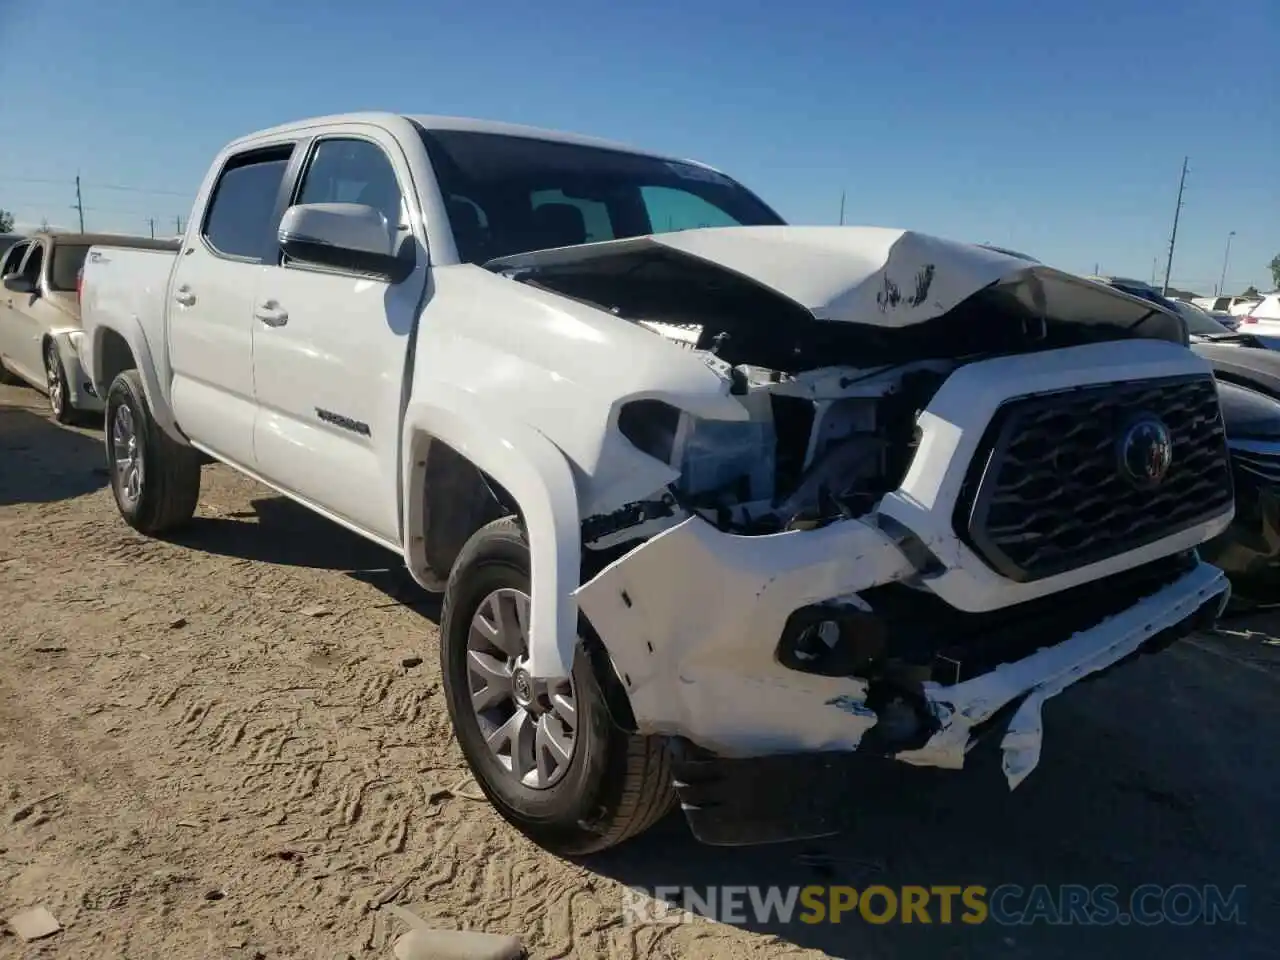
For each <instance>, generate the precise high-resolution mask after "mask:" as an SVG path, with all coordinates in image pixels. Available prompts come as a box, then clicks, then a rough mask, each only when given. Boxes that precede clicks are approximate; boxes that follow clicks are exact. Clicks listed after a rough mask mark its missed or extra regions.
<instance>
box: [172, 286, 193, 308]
mask: <svg viewBox="0 0 1280 960" xmlns="http://www.w3.org/2000/svg"><path fill="white" fill-rule="evenodd" d="M173 299H175V300H177V301H178V303H180V304H182V305H183V306H184V307H190V306H192V305H193V304H194V303H195V302H196V295H195V294H194V293H192V292H191V288H190V287H188V286H187V285H186V284H185V283H184V284H183V285H182V286H180V287H179V288H178V292H177V293H175V294H174V295H173Z"/></svg>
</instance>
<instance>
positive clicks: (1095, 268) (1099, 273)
mask: <svg viewBox="0 0 1280 960" xmlns="http://www.w3.org/2000/svg"><path fill="white" fill-rule="evenodd" d="M1093 275H1094V276H1095V277H1100V276H1102V268H1101V265H1100V264H1097V263H1095V264H1094V265H1093Z"/></svg>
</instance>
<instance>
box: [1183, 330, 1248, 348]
mask: <svg viewBox="0 0 1280 960" xmlns="http://www.w3.org/2000/svg"><path fill="white" fill-rule="evenodd" d="M1191 336H1193V337H1194V338H1195V339H1197V340H1208V341H1209V342H1210V343H1243V344H1246V345H1248V346H1251V347H1260V346H1262V345H1263V344H1262V341H1261V340H1259V339H1258V338H1257V337H1255V336H1254V335H1253V334H1252V333H1193V334H1191Z"/></svg>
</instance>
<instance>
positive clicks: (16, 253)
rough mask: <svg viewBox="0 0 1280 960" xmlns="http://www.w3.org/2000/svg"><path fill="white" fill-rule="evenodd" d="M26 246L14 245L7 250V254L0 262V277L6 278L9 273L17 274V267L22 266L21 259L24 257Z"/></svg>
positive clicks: (21, 244) (22, 244)
mask: <svg viewBox="0 0 1280 960" xmlns="http://www.w3.org/2000/svg"><path fill="white" fill-rule="evenodd" d="M26 253H27V244H25V243H15V244H14V245H13V246H12V247H10V248H9V252H8V253H6V254H5V255H4V259H3V260H0V277H7V276H9V275H10V274H11V273H17V272H18V267H20V266H21V265H22V258H23V257H24V256H26Z"/></svg>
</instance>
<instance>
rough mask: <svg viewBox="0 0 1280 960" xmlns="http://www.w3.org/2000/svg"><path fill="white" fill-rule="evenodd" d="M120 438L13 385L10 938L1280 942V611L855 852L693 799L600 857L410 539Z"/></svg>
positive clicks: (145, 946) (174, 948) (274, 951)
mask: <svg viewBox="0 0 1280 960" xmlns="http://www.w3.org/2000/svg"><path fill="white" fill-rule="evenodd" d="M102 464H103V452H102V440H101V434H100V432H99V431H98V430H96V429H77V430H71V429H64V428H60V427H57V426H56V425H54V424H52V423H50V422H49V421H48V420H47V419H46V418H45V416H44V405H43V397H41V396H40V395H38V394H36V393H35V392H34V391H30V390H26V389H21V388H15V387H2V388H0V918H3V917H8V916H10V915H12V914H13V913H15V912H16V911H18V910H21V909H24V908H27V907H32V906H37V905H44V906H46V907H47V908H48V909H49V910H50V911H51V912H52V913H53V914H54V915H55V916H56V917H57V918H58V920H59V921H61V923H62V924H63V926H64V927H65V929H64V930H63V932H61V933H59V934H57V935H55V936H54V937H52V938H49V939H48V940H43V941H39V942H36V943H30V944H24V943H22V942H21V941H19V940H18V939H17V937H15V936H13V935H12V934H11V933H9V932H8V930H7V929H6V930H5V932H4V933H3V934H0V957H36V956H39V957H54V956H56V957H77V958H115V957H128V958H152V957H155V958H160V957H164V958H168V960H196V958H200V960H204V958H214V957H217V958H222V957H226V958H236V960H250V958H263V960H267V958H271V960H275V958H286V957H306V958H311V957H317V958H325V960H329V958H335V957H336V958H344V957H348V956H350V957H359V958H363V957H390V956H391V955H392V954H391V948H390V944H391V942H392V940H393V938H394V937H395V936H396V935H398V934H399V933H400V932H401V931H402V930H403V929H404V928H403V927H402V926H401V925H400V923H399V921H395V920H393V919H391V918H388V917H387V916H386V913H387V911H385V910H383V911H379V910H378V909H376V904H378V903H381V902H392V903H399V904H403V905H407V906H410V907H412V908H413V909H415V910H416V911H417V912H419V913H420V914H421V915H422V916H425V917H427V918H429V919H431V920H433V921H438V922H439V923H440V924H443V925H449V926H455V927H471V928H475V929H484V930H490V931H494V932H501V933H514V934H517V935H519V936H520V937H522V938H523V939H524V940H525V942H526V943H527V944H528V946H529V948H530V950H531V951H532V955H533V956H535V957H539V958H548V957H571V956H572V957H616V958H640V957H655V958H664V957H669V958H678V957H693V958H698V957H732V958H744V960H745V958H764V957H769V958H773V957H800V956H821V955H824V954H829V955H833V956H839V957H849V958H855V957H856V958H883V957H920V958H924V957H929V958H936V957H959V956H980V957H1010V958H1014V957H1032V956H1034V957H1068V956H1090V957H1113V956H1114V957H1128V956H1130V955H1131V954H1133V953H1134V952H1135V951H1138V950H1141V951H1144V952H1149V953H1148V955H1156V954H1155V952H1156V951H1158V953H1159V955H1161V956H1162V957H1164V958H1179V957H1204V956H1208V955H1210V951H1213V952H1214V953H1218V954H1220V955H1224V956H1231V957H1244V956H1250V955H1256V956H1263V955H1267V954H1269V955H1271V956H1274V955H1275V954H1274V945H1275V943H1277V942H1280V939H1278V937H1280V930H1278V929H1277V917H1278V915H1280V882H1278V881H1277V872H1276V869H1275V855H1276V853H1277V851H1280V843H1278V841H1280V830H1278V829H1277V826H1276V824H1277V800H1278V798H1280V750H1277V747H1276V744H1277V742H1278V741H1280V646H1277V645H1276V644H1277V641H1275V640H1274V639H1272V638H1273V637H1274V636H1276V635H1278V634H1280V615H1277V614H1272V615H1270V616H1267V615H1259V616H1256V617H1253V618H1251V619H1250V620H1247V621H1240V622H1233V623H1231V624H1230V625H1229V626H1228V628H1227V629H1224V630H1223V631H1220V632H1219V633H1216V634H1214V635H1212V636H1200V637H1195V638H1192V639H1189V640H1187V641H1185V642H1183V643H1181V644H1179V645H1177V646H1175V647H1174V648H1173V649H1171V650H1169V651H1167V652H1166V653H1163V654H1161V655H1159V656H1157V657H1151V658H1146V659H1145V660H1143V661H1142V662H1139V663H1137V664H1135V665H1132V666H1130V667H1128V668H1126V669H1124V670H1121V671H1117V672H1115V673H1113V674H1111V675H1110V676H1108V677H1105V678H1103V679H1101V680H1099V681H1098V682H1097V683H1096V684H1093V685H1091V686H1087V687H1083V688H1080V689H1078V690H1074V691H1069V692H1068V693H1067V694H1064V695H1063V696H1062V697H1061V698H1059V699H1058V700H1055V701H1053V702H1052V704H1051V706H1050V708H1049V709H1048V711H1047V716H1046V720H1047V736H1046V744H1045V751H1044V758H1043V762H1042V765H1041V768H1040V769H1039V770H1038V771H1037V772H1036V773H1035V774H1034V775H1033V776H1032V777H1031V778H1030V779H1029V780H1028V781H1027V782H1026V784H1024V785H1023V786H1022V787H1020V788H1019V789H1018V790H1017V791H1016V792H1015V793H1012V794H1011V793H1009V792H1008V790H1007V789H1006V787H1005V786H1004V782H1003V779H1002V777H1001V776H1000V775H999V769H998V764H997V762H996V760H995V759H994V758H992V759H985V758H984V757H981V756H978V757H976V758H975V759H976V760H977V762H976V763H975V764H973V765H972V766H971V767H970V768H969V769H966V770H965V771H963V772H960V773H948V772H943V771H932V770H912V769H910V768H907V767H904V766H901V765H893V766H892V767H891V768H890V770H889V771H888V773H887V775H881V776H879V777H875V778H872V777H867V778H866V779H865V780H856V781H851V782H850V783H849V785H848V792H849V803H850V805H851V807H852V808H854V809H855V810H857V811H858V814H857V820H856V823H855V825H854V827H853V828H852V829H851V831H850V832H849V833H848V834H846V835H844V836H842V837H841V838H839V839H838V840H834V841H827V842H823V843H819V844H803V845H782V846H778V847H767V848H750V849H714V848H709V847H704V846H701V845H699V844H697V843H696V842H695V841H694V840H693V839H692V838H691V837H690V835H689V833H688V831H687V829H686V827H685V825H684V822H683V820H682V818H681V817H680V816H679V814H676V815H674V816H672V817H671V818H669V819H668V820H667V821H666V822H664V823H663V824H661V825H659V827H657V828H656V829H655V830H654V831H653V832H651V833H650V834H648V835H646V836H644V837H643V838H641V839H639V840H638V841H635V842H633V843H631V844H629V845H627V846H625V847H623V848H621V849H619V850H616V851H611V852H610V853H608V854H606V855H602V856H597V857H592V858H589V859H587V860H585V861H583V862H581V863H570V862H567V861H564V860H560V859H557V858H554V857H551V856H549V855H547V854H546V853H544V852H542V851H540V850H539V849H538V848H537V847H535V846H533V845H532V844H530V843H529V842H528V841H526V840H525V839H523V838H522V837H521V836H520V835H519V834H517V833H516V832H515V831H513V830H512V829H510V828H509V827H508V826H506V825H505V823H504V822H503V821H501V820H500V819H499V818H498V817H497V815H496V814H494V813H493V811H492V810H491V809H490V808H489V806H488V805H487V804H486V803H484V802H483V801H482V800H479V799H478V797H479V794H478V793H477V791H476V789H475V786H474V784H473V783H471V781H470V780H469V778H468V776H467V773H466V769H465V767H464V764H463V761H462V758H461V756H460V754H459V752H458V750H457V748H456V747H455V746H454V744H453V741H452V738H451V736H450V732H449V725H448V721H447V717H446V713H445V708H444V702H443V699H442V697H441V693H440V677H439V672H438V669H437V666H436V662H437V660H436V658H437V651H436V636H437V634H436V626H435V618H436V609H435V607H434V605H433V603H432V601H431V600H430V598H428V597H426V596H425V595H423V594H421V593H419V592H418V591H417V590H416V589H415V588H414V587H412V585H411V584H410V583H409V582H408V580H407V578H406V577H405V575H404V574H403V573H402V572H401V571H400V570H399V569H398V567H397V564H396V560H395V558H394V557H393V556H391V555H389V554H387V553H385V552H383V551H382V550H380V549H379V548H377V547H374V546H370V545H367V544H366V543H364V542H363V541H361V540H359V539H358V538H356V537H354V536H352V535H350V534H348V533H346V532H345V531H343V530H340V529H339V528H337V527H335V526H332V525H330V524H328V523H326V522H325V521H323V520H320V519H318V518H315V517H313V516H312V515H310V514H308V513H306V512H305V511H303V510H301V509H300V508H298V507H296V506H294V505H293V504H291V503H290V502H288V501H285V500H283V499H281V498H280V497H277V496H275V495H274V494H273V493H271V492H270V491H268V490H265V489H264V488H262V487H260V486H257V485H256V484H254V483H252V482H250V481H247V480H245V479H243V478H241V477H239V476H238V475H236V474H234V473H233V472H232V471H230V470H228V469H226V468H224V467H221V466H218V467H206V468H205V472H204V489H203V493H202V496H201V505H200V510H199V514H198V519H197V520H196V522H195V523H194V524H193V525H192V527H191V528H190V531H189V532H187V533H184V534H183V535H182V537H181V538H180V539H176V540H174V541H172V542H159V541H152V540H147V539H145V538H143V537H141V536H138V535H136V534H134V533H133V532H131V531H130V530H129V529H128V528H127V527H126V526H125V525H124V523H123V522H122V521H120V520H119V519H118V517H117V515H116V512H115V508H114V505H113V503H112V500H111V495H110V492H109V491H108V490H107V489H106V477H105V473H104V471H103V469H102ZM810 883H848V884H852V885H854V886H857V887H862V886H865V885H867V884H870V883H884V884H889V885H896V884H923V885H933V884H948V883H951V884H966V883H983V884H987V885H988V886H991V887H994V886H996V885H999V884H1001V883H1021V884H1024V885H1027V886H1030V885H1032V884H1036V883H1048V884H1057V883H1084V884H1096V883H1114V884H1116V885H1117V886H1118V887H1120V888H1121V890H1128V889H1131V888H1132V887H1135V886H1137V885H1139V884H1143V883H1161V884H1175V883H1191V884H1197V885H1199V884H1206V883H1216V884H1219V885H1221V886H1223V887H1225V888H1231V887H1233V886H1235V885H1237V884H1244V885H1246V886H1247V887H1248V899H1247V912H1246V915H1245V921H1246V922H1245V924H1244V925H1241V926H1236V925H1231V926H1221V925H1219V926H1215V927H1209V926H1194V927H1175V926H1171V925H1164V926H1158V927H1149V928H1139V927H1122V926H1112V927H1108V928H1096V927H1095V928H1063V927H1056V928H1055V927H1049V926H1043V925H1038V926H1031V927H1021V928H1011V927H999V926H996V925H994V924H986V925H983V926H978V927H970V926H961V925H951V926H942V925H934V926H933V927H931V928H928V927H922V926H920V925H918V924H917V925H915V926H901V925H888V926H876V925H870V924H867V923H864V922H861V921H858V920H854V921H852V922H845V923H843V924H840V925H838V926H830V925H828V926H805V925H803V924H795V925H789V926H787V927H785V928H758V927H755V926H752V925H751V924H745V925H742V926H728V925H717V924H711V923H705V922H703V923H697V924H689V925H681V926H670V925H667V926H648V927H645V926H641V927H635V926H628V925H626V924H624V923H623V921H622V916H621V903H622V894H621V891H622V888H623V885H624V884H626V885H634V886H643V887H649V888H652V887H655V886H660V885H680V884H687V885H695V886H703V885H707V884H810Z"/></svg>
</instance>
